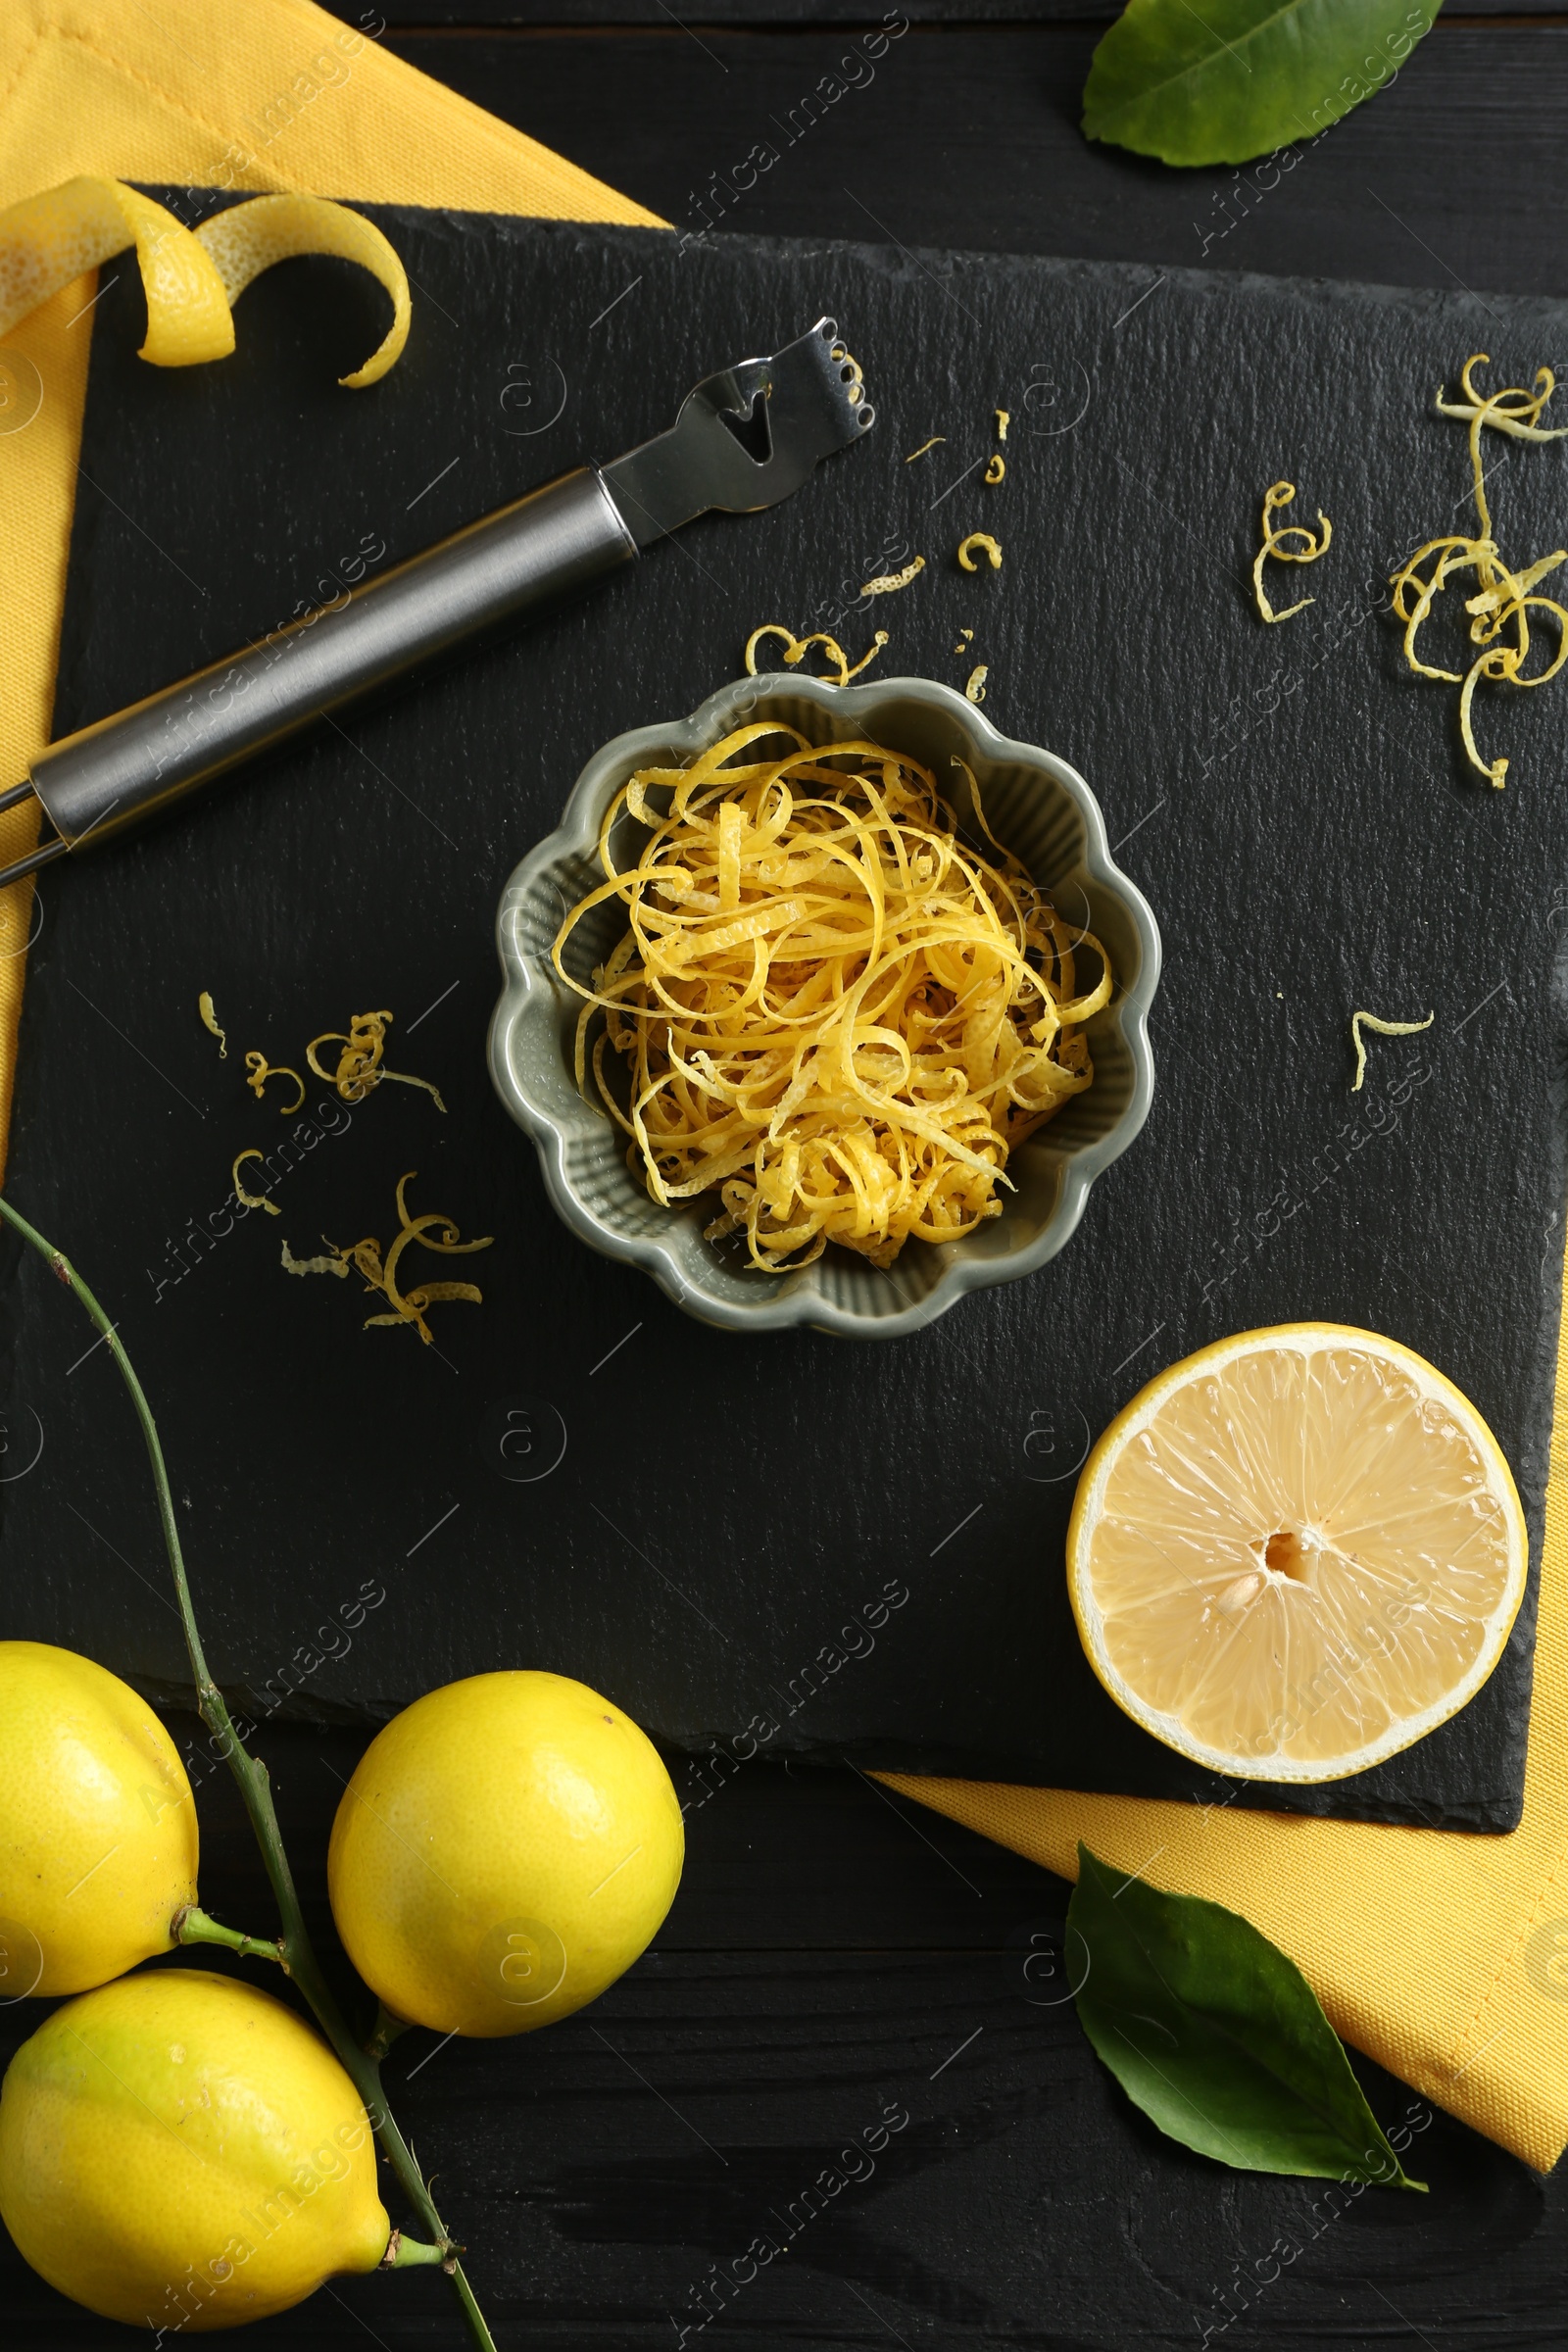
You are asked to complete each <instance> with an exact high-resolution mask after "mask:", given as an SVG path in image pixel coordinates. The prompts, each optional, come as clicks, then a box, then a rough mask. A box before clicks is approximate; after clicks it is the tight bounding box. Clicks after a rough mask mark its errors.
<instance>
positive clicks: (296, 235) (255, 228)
mask: <svg viewBox="0 0 1568 2352" xmlns="http://www.w3.org/2000/svg"><path fill="white" fill-rule="evenodd" d="M196 238H197V242H198V243H199V244H200V245H201V246H202V247H203V248H204V249H205V250H206V252H207V253H208V254H209V255H210V257H211V259H212V261H213V264H214V266H215V267H216V269H217V270H218V274H219V276H220V277H221V280H222V284H223V291H224V294H225V295H226V297H227V299H228V301H229V302H230V303H233V302H237V301H238V299H239V297H240V295H241V294H243V293H244V291H245V288H246V287H247V286H248V285H249V284H250V282H251V279H252V278H253V277H259V276H260V275H261V273H262V271H263V270H270V268H271V267H272V264H273V263H274V262H286V261H291V260H293V259H294V257H295V256H296V255H298V254H308V253H310V254H317V253H319V254H330V255H332V256H334V257H335V258H336V259H337V260H338V261H343V262H358V263H359V265H360V267H361V268H362V269H364V270H368V271H369V272H370V275H371V276H372V277H374V278H377V279H379V281H380V283H381V284H382V285H383V286H384V287H385V288H386V291H387V292H388V294H390V296H391V297H392V323H391V325H390V326H389V327H388V328H387V330H386V333H385V334H384V335H383V336H382V338H381V340H380V342H379V343H378V344H377V345H376V347H375V349H374V351H372V352H371V354H370V356H369V358H368V360H367V361H366V362H365V364H364V366H363V367H360V368H355V369H354V371H353V373H352V374H351V375H340V376H339V377H338V379H337V380H338V382H339V383H340V384H344V385H346V386H347V387H348V388H349V390H350V391H353V392H360V391H363V390H364V389H365V387H366V385H368V384H375V383H379V382H380V380H381V378H382V376H383V375H385V374H386V372H387V369H388V368H391V367H393V366H394V365H395V364H396V362H397V360H398V358H399V356H400V354H401V352H402V350H403V346H404V344H405V343H406V342H407V341H408V339H409V321H410V319H411V318H412V317H413V306H412V304H411V302H410V299H409V280H408V276H407V274H406V272H405V270H404V268H403V264H402V263H401V262H400V261H399V259H398V257H397V254H396V253H395V252H394V250H393V248H392V247H391V245H389V244H388V242H387V240H386V238H385V237H384V236H383V235H382V234H381V231H380V230H379V229H378V228H377V227H376V225H375V223H374V221H367V219H366V218H365V215H364V214H363V213H356V212H352V211H351V210H350V209H349V207H348V206H347V205H345V204H330V203H328V201H327V200H326V198H325V197H323V196H254V197H252V198H251V199H250V200H249V202H248V203H245V204H235V205H230V206H229V207H228V208H227V209H226V210H225V211H223V212H221V213H215V214H214V215H213V217H212V219H211V220H210V221H203V222H202V224H201V226H200V228H198V229H197V231H196Z"/></svg>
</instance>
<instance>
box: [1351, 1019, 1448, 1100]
mask: <svg viewBox="0 0 1568 2352" xmlns="http://www.w3.org/2000/svg"><path fill="white" fill-rule="evenodd" d="M1436 1018H1437V1014H1436V1013H1435V1012H1429V1013H1428V1014H1427V1017H1426V1019H1425V1020H1424V1021H1380V1020H1379V1019H1378V1016H1377V1014H1376V1013H1375V1012H1352V1013H1351V1015H1350V1043H1351V1044H1352V1045H1353V1046H1354V1048H1355V1076H1354V1078H1353V1079H1352V1080H1351V1082H1350V1092H1351V1094H1352V1095H1358V1094H1359V1093H1360V1092H1361V1081H1362V1080H1363V1079H1364V1078H1365V1076H1366V1042H1365V1040H1364V1039H1363V1037H1362V1035H1361V1031H1362V1029H1363V1027H1364V1028H1367V1029H1375V1030H1376V1031H1377V1033H1378V1035H1379V1037H1417V1036H1419V1034H1420V1032H1421V1031H1422V1030H1423V1029H1430V1028H1431V1026H1432V1024H1433V1022H1434V1021H1435V1020H1436Z"/></svg>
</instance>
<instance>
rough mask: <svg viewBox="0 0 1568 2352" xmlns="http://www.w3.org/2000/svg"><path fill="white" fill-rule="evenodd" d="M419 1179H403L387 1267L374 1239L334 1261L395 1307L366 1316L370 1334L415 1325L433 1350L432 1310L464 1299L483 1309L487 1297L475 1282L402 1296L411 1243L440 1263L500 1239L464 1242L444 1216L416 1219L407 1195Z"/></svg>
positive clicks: (431, 1285) (430, 1285)
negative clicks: (401, 1264) (401, 1273)
mask: <svg viewBox="0 0 1568 2352" xmlns="http://www.w3.org/2000/svg"><path fill="white" fill-rule="evenodd" d="M417 1174H418V1170H417V1168H411V1169H410V1170H409V1172H408V1174H407V1175H406V1176H400V1177H399V1178H398V1187H397V1203H398V1231H397V1233H396V1235H395V1236H394V1237H393V1241H392V1245H391V1247H390V1249H389V1250H387V1253H386V1259H385V1262H384V1263H383V1261H382V1257H381V1245H380V1243H379V1242H377V1241H376V1240H375V1238H374V1236H373V1235H371V1236H368V1237H367V1239H366V1240H364V1241H363V1242H353V1243H351V1244H350V1245H349V1247H348V1248H347V1249H346V1250H334V1255H336V1256H338V1257H341V1258H343V1259H344V1260H345V1261H346V1262H348V1263H350V1264H352V1265H353V1267H354V1269H355V1271H356V1272H357V1273H358V1274H360V1275H361V1276H362V1277H363V1278H364V1282H365V1287H366V1289H367V1290H368V1291H379V1292H380V1293H381V1294H382V1296H383V1297H384V1298H386V1299H390V1300H391V1302H392V1312H391V1314H389V1315H367V1316H366V1318H365V1325H364V1328H365V1329H366V1330H367V1331H368V1330H369V1329H370V1328H371V1326H372V1325H385V1324H393V1323H412V1324H413V1325H414V1327H415V1329H416V1330H417V1332H418V1335H419V1337H420V1339H421V1340H422V1341H423V1343H424V1345H425V1346H426V1347H427V1348H428V1347H429V1345H430V1337H431V1334H430V1326H429V1325H428V1323H426V1321H425V1319H424V1309H425V1308H426V1307H427V1306H431V1305H433V1304H435V1302H436V1301H437V1300H439V1299H466V1300H467V1302H468V1304H469V1305H470V1306H482V1305H483V1303H484V1294H483V1292H482V1291H479V1290H477V1289H475V1287H474V1285H473V1284H472V1283H471V1282H424V1283H420V1284H418V1285H417V1287H416V1288H415V1289H413V1290H411V1291H409V1292H407V1293H404V1292H401V1291H400V1290H399V1289H398V1260H399V1259H400V1258H401V1257H402V1255H403V1252H404V1250H407V1248H408V1246H409V1244H410V1243H411V1242H417V1243H418V1245H419V1248H420V1249H421V1250H431V1251H433V1252H434V1254H435V1255H436V1256H438V1257H466V1256H467V1255H469V1254H470V1253H471V1252H472V1251H473V1250H488V1249H489V1248H490V1246H491V1244H492V1242H493V1241H494V1239H495V1236H494V1235H493V1234H488V1233H487V1234H485V1235H484V1236H483V1237H482V1238H481V1239H480V1240H479V1241H476V1242H465V1241H460V1240H459V1238H458V1228H457V1227H456V1225H454V1224H453V1222H452V1220H451V1218H450V1217H447V1216H444V1215H442V1214H441V1213H440V1212H439V1211H436V1212H433V1213H431V1214H429V1215H427V1216H422V1217H416V1216H411V1215H410V1213H409V1208H408V1204H407V1201H405V1199H404V1191H405V1187H406V1186H408V1185H410V1184H412V1183H413V1181H414V1179H415V1177H416V1176H417ZM437 1227H439V1228H440V1238H439V1240H432V1238H431V1236H432V1234H433V1233H434V1232H435V1229H436V1228H437ZM321 1238H322V1240H323V1241H325V1239H326V1237H325V1235H324V1234H323V1235H322V1237H321ZM326 1246H327V1248H328V1249H329V1250H332V1249H333V1245H332V1244H331V1243H330V1242H327V1245H326Z"/></svg>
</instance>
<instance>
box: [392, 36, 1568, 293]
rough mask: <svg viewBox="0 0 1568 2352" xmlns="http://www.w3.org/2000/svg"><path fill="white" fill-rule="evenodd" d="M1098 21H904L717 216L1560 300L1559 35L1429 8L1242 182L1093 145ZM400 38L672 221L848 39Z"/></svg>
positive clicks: (774, 230) (756, 225) (468, 91)
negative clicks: (1085, 132) (859, 74)
mask: <svg viewBox="0 0 1568 2352" xmlns="http://www.w3.org/2000/svg"><path fill="white" fill-rule="evenodd" d="M1099 30H1100V28H1099V27H1097V26H1096V25H997V26H989V27H987V26H968V27H960V28H955V27H939V26H915V27H913V28H912V29H911V30H910V32H908V33H907V34H906V35H905V36H904V37H903V38H902V39H901V40H899V41H897V42H894V43H891V44H890V46H889V48H888V50H887V53H886V54H885V56H883V57H882V58H881V60H880V62H879V63H877V64H876V65H875V67H874V79H869V80H863V81H862V86H860V87H858V89H856V90H853V91H852V92H851V93H850V94H849V95H848V96H847V97H845V98H844V99H843V100H842V101H840V103H839V104H838V105H837V107H836V108H835V110H834V112H833V114H832V115H831V116H830V117H828V118H827V119H826V120H825V121H824V122H823V123H820V124H818V125H817V126H816V127H815V129H814V130H813V132H812V134H811V135H810V136H809V138H804V139H802V140H801V141H800V142H799V144H798V145H796V146H794V147H792V148H790V149H789V150H788V151H787V152H786V153H785V154H784V155H783V156H782V158H781V160H780V162H779V163H778V165H777V166H776V167H774V168H773V169H772V170H770V171H767V172H764V173H763V174H762V175H761V176H760V179H759V180H758V184H757V187H756V189H755V191H754V192H752V193H751V194H749V195H745V196H743V197H741V198H740V200H739V202H737V203H734V204H732V205H726V206H725V207H724V209H723V212H722V218H721V221H720V222H719V225H721V226H723V227H725V228H735V229H747V230H754V231H760V232H763V233H767V234H777V235H780V236H838V237H856V238H865V237H869V238H875V239H885V240H892V241H897V242H899V243H902V244H905V245H958V246H969V247H977V248H985V249H989V250H993V251H1002V252H1013V253H1059V254H1073V255H1081V256H1086V257H1088V258H1091V259H1095V260H1121V261H1145V262H1154V263H1161V262H1164V263H1176V264H1178V265H1181V264H1186V265H1190V266H1193V267H1203V268H1209V269H1224V270H1269V271H1276V272H1283V273H1285V274H1287V275H1300V276H1318V275H1321V276H1328V277H1350V278H1361V279H1364V280H1371V281H1373V282H1376V283H1381V284H1389V285H1417V286H1440V287H1451V286H1455V285H1468V286H1471V287H1478V288H1482V289H1488V288H1496V289H1498V290H1505V291H1509V292H1515V293H1554V292H1556V291H1558V290H1559V289H1560V286H1561V283H1562V259H1561V257H1562V250H1563V244H1564V227H1565V222H1564V198H1563V180H1562V172H1561V137H1562V124H1563V123H1564V121H1565V120H1568V29H1565V28H1564V27H1563V26H1562V25H1521V24H1517V23H1515V24H1507V25H1478V24H1475V23H1454V24H1447V23H1445V22H1444V21H1443V20H1442V19H1440V20H1439V23H1438V25H1437V28H1436V30H1435V31H1434V32H1433V34H1432V36H1431V37H1430V38H1429V39H1428V40H1426V41H1425V42H1423V43H1422V45H1421V47H1420V48H1419V49H1418V50H1417V51H1416V52H1415V53H1414V55H1413V56H1412V58H1411V60H1410V62H1409V64H1408V65H1407V66H1406V67H1405V69H1404V71H1403V73H1401V74H1400V75H1399V78H1398V81H1397V84H1396V85H1395V86H1394V87H1393V88H1391V89H1388V90H1386V91H1384V92H1382V93H1381V94H1380V95H1379V96H1378V97H1377V98H1376V99H1374V100H1372V101H1371V102H1370V103H1369V104H1367V105H1366V106H1363V107H1361V108H1359V109H1358V110H1357V112H1356V113H1354V114H1353V115H1350V116H1348V118H1347V119H1346V121H1345V122H1344V123H1340V124H1338V125H1336V126H1335V128H1334V129H1332V130H1331V131H1330V132H1329V133H1328V134H1327V136H1326V137H1324V138H1323V139H1321V140H1320V141H1319V142H1317V143H1316V144H1314V145H1311V146H1309V147H1306V148H1304V149H1298V150H1297V151H1295V154H1294V156H1292V157H1290V158H1288V159H1286V160H1285V161H1283V162H1282V164H1281V165H1280V166H1279V167H1277V168H1275V169H1273V170H1271V169H1270V168H1269V167H1267V166H1257V165H1253V166H1250V167H1249V168H1248V169H1247V170H1246V171H1245V172H1241V173H1239V174H1238V173H1235V172H1229V171H1223V170H1222V171H1212V172H1210V171H1202V172H1171V171H1167V170H1166V169H1165V168H1164V167H1163V166H1161V165H1158V164H1152V163H1147V162H1144V161H1143V160H1141V159H1140V158H1138V157H1135V156H1130V155H1126V154H1123V153H1122V152H1121V151H1120V150H1118V149H1114V148H1108V147H1102V146H1091V145H1089V144H1088V143H1087V142H1086V141H1085V140H1084V138H1083V136H1082V134H1081V132H1080V131H1079V128H1078V117H1079V106H1080V98H1081V93H1082V90H1083V84H1084V76H1085V74H1086V73H1087V72H1088V70H1089V60H1090V56H1091V53H1092V51H1093V49H1094V45H1095V42H1096V40H1097V39H1098V37H1099ZM388 39H389V43H390V45H391V46H392V47H393V48H394V49H395V50H396V52H397V54H398V55H399V56H402V57H406V58H407V59H408V60H409V62H410V63H411V64H412V65H416V66H417V67H419V68H420V70H421V71H422V72H424V73H431V74H434V75H435V76H436V78H437V79H438V80H441V81H445V82H448V83H450V84H451V85H452V87H454V88H455V89H459V90H462V91H463V92H464V94H465V95H466V96H467V97H470V98H472V99H473V100H474V101H475V103H476V104H478V105H481V106H485V107H488V108H489V109H490V111H491V112H492V113H494V114H498V115H500V116H502V117H503V118H504V119H505V120H506V121H508V122H510V123H515V124H516V125H517V127H518V128H519V129H521V130H525V131H527V132H529V133H530V134H531V135H532V136H533V137H535V138H538V139H542V140H544V141H546V142H547V143H548V144H550V145H552V146H554V147H556V148H558V149H559V150H560V151H561V152H562V153H564V154H565V155H567V156H569V157H570V158H571V160H572V162H574V163H577V164H581V165H583V166H584V167H585V169H587V170H588V171H590V172H596V173H598V174H599V176H600V177H602V178H604V179H606V180H608V181H610V182H611V184H612V185H613V186H615V187H618V188H621V189H623V190H624V191H625V193H626V194H627V195H630V196H635V197H636V198H638V200H639V201H640V202H642V203H643V204H646V205H648V206H650V207H651V208H652V209H653V210H654V211H655V212H657V213H659V214H660V215H661V216H662V218H663V219H665V220H668V221H672V222H674V223H675V224H676V226H678V227H688V226H690V227H696V226H698V225H700V210H699V208H700V204H701V200H702V197H703V194H704V191H705V190H706V189H707V188H709V187H710V185H711V175H712V174H713V173H715V172H716V173H719V174H724V175H727V174H728V173H729V172H731V171H732V169H733V167H734V166H735V165H736V164H737V163H740V162H742V161H743V160H744V159H745V158H746V157H747V155H748V154H749V152H750V150H751V148H752V146H753V144H754V143H755V142H757V141H759V140H767V139H772V140H773V141H774V142H775V143H777V141H778V133H777V130H776V128H770V124H773V123H775V119H787V117H788V114H789V110H790V109H791V108H792V107H794V106H797V105H798V104H799V102H800V100H801V99H802V97H803V96H804V95H805V94H806V93H807V92H809V91H810V90H812V89H813V88H814V87H815V86H816V84H817V82H818V80H819V79H820V77H821V76H823V75H824V74H827V73H832V72H833V71H834V70H835V67H836V65H837V62H838V60H839V58H840V57H841V55H842V54H843V52H844V39H843V36H842V35H841V34H839V33H825V32H821V31H801V32H756V31H746V32H738V31H735V30H732V29H724V28H721V27H709V28H708V29H706V30H705V31H704V32H703V34H702V38H701V40H697V39H695V38H692V37H689V36H688V35H687V34H686V33H684V32H682V31H680V30H678V29H676V28H675V27H673V26H666V27H664V29H662V30H661V31H646V30H638V31H624V32H619V33H616V34H615V35H614V37H613V38H610V37H607V36H606V35H604V34H602V33H600V32H597V31H591V30H580V31H552V32H541V31H533V32H527V33H519V34H516V35H514V36H507V37H492V38H489V39H482V40H481V39H459V38H453V37H450V36H446V35H442V34H439V33H435V34H428V35H426V34H422V33H421V34H412V33H408V34H399V33H393V34H389V35H388ZM871 70H872V69H871V66H870V64H869V62H868V63H867V66H866V71H867V72H868V73H869V72H870V71H871ZM1503 155H1506V158H1507V171H1506V178H1505V183H1504V182H1499V157H1501V156H1503ZM1504 185H1505V186H1506V190H1507V191H1508V193H1507V198H1506V201H1504V200H1503V186H1504Z"/></svg>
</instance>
